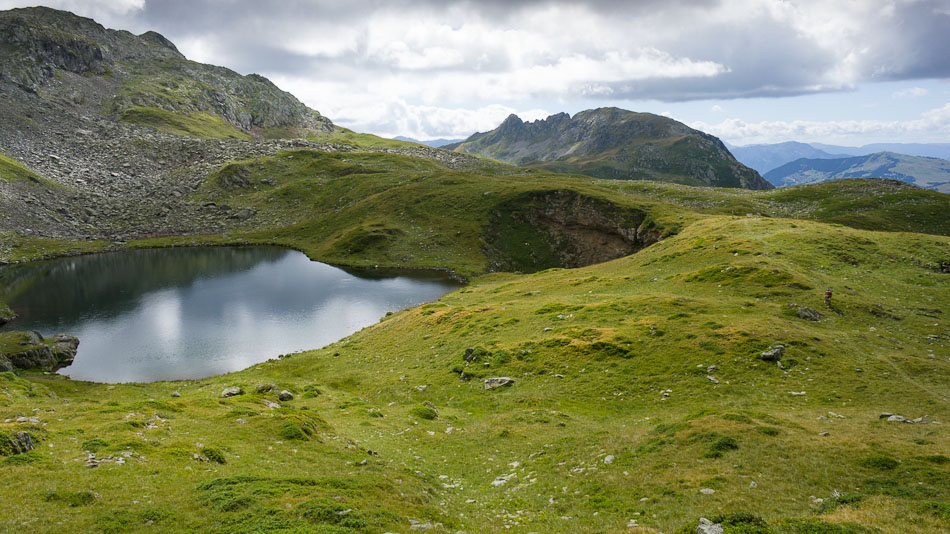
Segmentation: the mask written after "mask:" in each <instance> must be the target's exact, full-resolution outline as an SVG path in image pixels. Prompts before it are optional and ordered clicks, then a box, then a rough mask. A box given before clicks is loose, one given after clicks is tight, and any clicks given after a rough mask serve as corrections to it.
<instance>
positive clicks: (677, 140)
mask: <svg viewBox="0 0 950 534" xmlns="http://www.w3.org/2000/svg"><path fill="white" fill-rule="evenodd" d="M443 148H445V149H448V150H454V151H456V152H465V153H469V154H476V155H479V156H484V157H488V158H492V159H496V160H500V161H504V162H508V163H513V164H516V165H524V166H529V167H535V168H540V169H544V170H548V171H555V172H567V173H577V174H586V175H588V176H594V177H597V178H610V179H621V180H655V181H662V182H673V183H680V184H686V185H697V186H714V187H739V188H745V189H771V188H772V185H771V184H769V183H768V182H766V181H765V180H764V179H763V178H762V177H761V176H760V175H759V173H757V172H756V171H755V170H753V169H750V168H749V167H746V166H745V165H743V164H741V163H739V162H738V161H736V159H735V158H734V157H733V156H732V154H730V153H729V150H728V149H727V148H726V146H725V145H724V144H723V143H722V141H720V140H719V139H718V138H716V137H714V136H712V135H709V134H707V133H704V132H701V131H699V130H694V129H692V128H690V127H688V126H686V125H685V124H683V123H680V122H677V121H675V120H673V119H670V118H667V117H662V116H659V115H653V114H651V113H635V112H632V111H626V110H623V109H618V108H599V109H591V110H587V111H582V112H580V113H577V114H576V115H574V116H573V117H571V116H570V115H568V114H567V113H559V114H556V115H551V116H550V117H548V118H546V119H543V120H537V121H533V122H524V121H522V120H521V119H520V118H519V117H518V116H517V115H510V116H509V117H508V118H507V119H505V121H504V122H503V123H502V124H501V125H500V126H499V127H498V128H495V129H494V130H492V131H490V132H484V133H477V134H474V135H472V136H471V137H469V138H468V139H466V140H465V141H463V142H461V143H455V144H450V145H445V146H444V147H443Z"/></svg>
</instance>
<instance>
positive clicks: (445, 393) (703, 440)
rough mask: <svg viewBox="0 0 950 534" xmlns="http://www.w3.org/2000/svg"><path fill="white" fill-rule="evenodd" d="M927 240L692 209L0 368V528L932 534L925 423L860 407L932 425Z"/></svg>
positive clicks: (936, 405)
mask: <svg viewBox="0 0 950 534" xmlns="http://www.w3.org/2000/svg"><path fill="white" fill-rule="evenodd" d="M489 196H490V195H489ZM948 260H950V239H948V238H947V237H940V236H927V235H920V234H901V233H880V232H867V231H862V230H856V229H850V228H846V227H841V226H835V225H826V224H822V223H817V222H809V221H801V220H785V219H778V218H766V217H745V216H742V217H733V216H706V217H699V218H695V219H692V220H690V221H688V222H685V223H684V226H683V228H682V229H681V231H680V232H679V233H678V234H677V235H675V236H671V237H669V238H667V239H665V240H664V241H661V242H660V243H657V244H655V245H653V246H651V247H648V248H646V249H644V250H642V251H641V252H639V253H637V254H634V255H632V256H629V257H625V258H622V259H618V260H615V261H611V262H607V263H603V264H599V265H594V266H590V267H585V268H580V269H551V270H545V271H541V272H538V273H535V274H531V275H513V274H494V275H488V276H483V277H480V278H476V279H474V280H473V281H472V283H471V284H470V285H469V286H467V287H465V288H463V289H461V290H459V291H456V292H454V293H451V294H448V295H446V296H445V297H443V298H442V299H441V300H440V301H438V302H435V303H431V304H426V305H423V306H419V307H417V308H414V309H410V310H406V311H402V312H397V313H395V314H392V315H390V316H387V317H386V318H384V319H383V320H381V321H380V322H379V323H378V324H377V325H375V326H372V327H369V328H367V329H364V330H363V331H361V332H359V333H357V334H354V335H353V336H350V337H349V338H347V339H344V340H342V341H340V342H338V343H335V344H333V345H331V346H328V347H326V348H324V349H320V350H316V351H312V352H308V353H303V354H297V355H293V356H290V357H285V358H283V359H280V360H274V361H270V362H267V363H263V364H260V365H257V366H254V367H252V368H250V369H248V370H245V371H242V372H239V373H235V374H232V375H226V376H223V377H215V378H209V379H204V380H197V381H184V382H177V383H155V384H138V385H116V386H106V385H102V384H90V383H83V382H74V381H69V380H65V379H63V378H60V377H57V376H49V375H28V376H26V377H19V378H17V377H14V376H13V375H10V374H4V375H0V384H2V388H0V421H5V422H3V423H0V432H4V433H6V435H8V436H9V435H13V434H14V433H15V432H18V431H23V432H29V433H31V434H32V435H33V437H34V440H35V441H37V442H38V447H37V449H36V451H33V452H30V453H25V454H9V453H10V452H12V451H7V452H5V453H4V454H5V458H4V459H3V460H0V481H2V482H3V483H0V498H2V499H3V501H4V502H7V503H15V505H14V506H12V507H10V508H8V511H7V512H5V513H4V514H3V515H2V517H0V530H17V531H23V529H26V531H34V532H53V531H77V532H79V531H84V532H166V531H169V530H174V531H178V532H334V533H360V532H409V531H415V530H424V531H429V532H456V531H459V530H464V531H466V532H486V533H492V532H552V533H557V532H610V533H613V532H617V533H619V532H641V533H654V532H692V531H693V530H694V529H695V525H696V521H697V520H698V518H699V517H710V518H714V519H717V520H721V521H723V523H724V525H726V530H725V532H727V533H729V532H732V533H738V532H742V533H749V532H756V533H829V534H830V533H869V532H874V533H891V532H893V533H897V532H940V531H941V530H945V529H946V528H947V526H948V525H950V518H948V504H947V503H948V501H950V484H948V481H950V458H948V456H947V452H946V451H947V450H948V449H950V435H948V431H947V430H946V424H943V425H938V424H904V423H896V422H888V421H885V420H882V419H880V418H879V414H880V413H882V412H892V413H897V414H900V415H903V416H905V417H908V418H917V417H923V416H926V417H927V418H928V419H930V420H934V421H939V422H942V423H946V422H947V421H948V420H950V404H948V403H950V399H948V391H950V361H948V354H950V330H948V329H947V325H946V322H945V318H944V315H945V313H947V312H946V310H947V308H948V305H950V274H947V273H945V272H942V268H941V266H942V265H946V264H947V262H948ZM825 287H832V288H833V289H834V290H835V296H834V299H833V309H828V308H825V307H824V305H823V304H822V302H821V294H822V292H823V290H824V288H825ZM789 305H798V306H808V307H812V308H814V309H816V310H818V311H820V312H821V313H822V314H823V315H824V318H823V319H822V320H821V321H819V322H812V321H807V320H804V319H801V318H799V317H798V316H797V314H796V313H795V308H793V307H790V306H789ZM777 343H781V344H783V345H785V346H786V350H785V354H784V356H783V357H782V358H781V366H780V365H778V364H777V363H775V362H766V361H763V360H761V359H760V358H759V356H758V355H759V354H760V353H761V352H762V351H764V350H766V349H768V348H769V347H770V346H772V345H774V344H777ZM469 348H471V349H473V350H471V351H469V350H468V349H469ZM466 355H467V359H466ZM498 376H505V377H511V378H513V379H514V383H513V385H511V386H509V387H506V388H501V389H497V390H486V389H484V387H483V385H482V383H483V380H484V379H485V378H488V377H498ZM259 384H263V385H267V384H274V386H275V388H270V387H269V386H268V387H263V388H259V387H258V385H259ZM227 386H242V387H243V389H244V391H245V394H244V395H239V396H236V397H231V398H227V399H225V398H221V397H220V396H219V394H220V393H221V391H222V390H223V389H224V388H225V387H227ZM282 389H286V390H289V391H292V392H294V393H295V395H296V397H295V399H294V400H291V401H284V402H279V404H280V407H276V406H275V405H274V404H271V403H275V402H277V392H278V391H279V390H282ZM175 391H177V392H179V393H180V397H178V396H173V395H172V392H175ZM90 454H93V455H94V456H90ZM89 464H97V465H98V467H95V468H90V467H88V465H89Z"/></svg>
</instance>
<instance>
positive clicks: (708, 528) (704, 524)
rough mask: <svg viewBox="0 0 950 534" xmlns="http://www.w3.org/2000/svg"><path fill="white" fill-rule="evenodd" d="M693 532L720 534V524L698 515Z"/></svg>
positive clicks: (697, 533) (698, 533)
mask: <svg viewBox="0 0 950 534" xmlns="http://www.w3.org/2000/svg"><path fill="white" fill-rule="evenodd" d="M695 534H722V524H721V523H713V522H712V521H710V520H708V519H706V518H705V517H700V518H699V525H698V526H697V527H696V533H695Z"/></svg>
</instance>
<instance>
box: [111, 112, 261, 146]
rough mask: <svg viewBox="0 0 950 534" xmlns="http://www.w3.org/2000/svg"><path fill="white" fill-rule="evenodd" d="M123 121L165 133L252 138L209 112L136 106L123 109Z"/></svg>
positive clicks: (224, 137)
mask: <svg viewBox="0 0 950 534" xmlns="http://www.w3.org/2000/svg"><path fill="white" fill-rule="evenodd" d="M120 116H121V118H122V122H127V123H130V124H138V125H140V126H148V127H150V128H155V129H156V130H160V131H162V132H165V133H170V134H175V135H186V136H189V137H200V138H211V139H250V138H251V136H249V135H247V134H245V133H244V132H242V131H241V130H239V129H237V128H235V127H234V126H233V125H231V124H229V123H227V122H225V121H223V120H221V119H220V118H219V117H216V116H214V115H210V114H208V113H193V114H190V115H183V114H180V113H174V112H171V111H166V110H164V109H159V108H153V107H147V106H135V107H130V108H126V109H123V110H122V112H121V113H120Z"/></svg>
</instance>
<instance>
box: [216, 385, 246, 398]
mask: <svg viewBox="0 0 950 534" xmlns="http://www.w3.org/2000/svg"><path fill="white" fill-rule="evenodd" d="M238 395H244V389H242V388H241V387H240V386H231V387H229V388H225V389H224V391H222V392H221V396H222V397H223V398H228V397H236V396H238Z"/></svg>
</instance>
